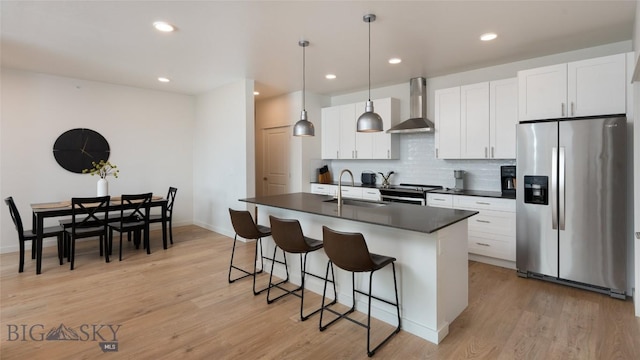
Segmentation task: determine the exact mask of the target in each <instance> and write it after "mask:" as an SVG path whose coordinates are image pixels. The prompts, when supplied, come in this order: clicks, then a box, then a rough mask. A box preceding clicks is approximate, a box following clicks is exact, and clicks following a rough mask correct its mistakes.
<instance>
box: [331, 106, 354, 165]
mask: <svg viewBox="0 0 640 360" xmlns="http://www.w3.org/2000/svg"><path fill="white" fill-rule="evenodd" d="M338 108H339V109H340V132H339V133H338V134H334V135H333V136H336V135H337V136H338V138H339V139H340V159H355V158H356V120H358V118H357V117H356V104H346V105H340V106H338Z"/></svg>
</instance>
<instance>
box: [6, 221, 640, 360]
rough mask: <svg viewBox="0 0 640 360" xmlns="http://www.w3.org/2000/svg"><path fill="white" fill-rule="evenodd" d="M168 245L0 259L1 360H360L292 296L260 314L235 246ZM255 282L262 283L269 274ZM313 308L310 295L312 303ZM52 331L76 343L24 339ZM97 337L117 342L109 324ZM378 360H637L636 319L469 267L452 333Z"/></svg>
mask: <svg viewBox="0 0 640 360" xmlns="http://www.w3.org/2000/svg"><path fill="white" fill-rule="evenodd" d="M174 241H175V244H174V245H173V246H172V247H170V248H169V249H168V250H166V251H164V250H162V247H161V241H160V233H159V232H157V231H154V232H152V254H151V255H146V253H145V252H144V251H142V250H137V251H136V250H135V249H134V248H133V246H131V244H125V245H124V251H123V257H124V259H123V261H122V262H118V260H117V256H116V259H115V261H112V262H111V263H109V264H106V263H104V261H103V260H102V259H101V258H99V256H98V253H97V244H96V242H93V241H91V242H82V243H79V245H78V247H79V248H78V250H77V255H76V256H77V257H76V269H75V270H74V271H70V270H69V267H68V263H65V265H64V266H59V265H58V263H57V255H56V251H55V249H54V248H46V249H45V251H44V259H43V273H42V275H38V276H36V275H35V261H32V260H30V259H27V260H26V265H25V272H24V273H22V274H18V256H17V254H15V253H12V254H3V255H1V256H0V261H1V264H0V272H1V273H0V276H1V277H0V320H1V323H2V331H1V339H0V357H1V358H2V359H27V358H33V359H99V358H105V359H107V358H108V359H180V358H185V357H186V358H194V359H365V358H367V356H366V352H365V336H366V332H365V330H364V329H363V328H360V327H358V326H356V325H354V324H352V323H350V322H347V321H340V322H338V323H336V324H335V325H334V326H332V327H330V328H329V329H327V330H326V331H325V332H322V333H321V332H319V331H318V316H317V315H314V316H313V317H312V318H311V319H309V320H307V321H305V322H300V321H299V320H298V317H297V316H298V307H299V299H298V298H294V297H287V298H284V299H282V300H280V301H278V302H276V303H274V304H271V305H267V304H266V301H265V296H264V295H259V296H253V294H252V293H251V290H250V288H251V280H250V279H248V278H247V279H244V280H240V281H238V282H236V283H233V284H228V283H227V279H226V277H227V269H228V265H229V263H228V262H229V257H230V254H231V244H232V239H230V238H228V237H225V236H222V235H219V234H216V233H213V232H211V231H208V230H205V229H202V228H200V227H197V226H185V227H177V228H175V229H174ZM114 247H115V248H114V253H117V250H118V249H117V245H114ZM253 249H254V246H253V244H241V245H239V247H238V249H237V251H238V255H239V258H238V259H239V260H240V261H243V262H244V263H246V264H247V265H248V264H250V263H251V260H252V257H253ZM260 281H261V283H262V284H264V282H265V281H267V276H266V275H264V274H263V275H261V276H260ZM319 299H320V297H319V296H317V295H312V296H309V302H310V303H312V302H313V301H319ZM38 324H42V326H39V325H38ZM60 324H64V325H65V326H66V327H68V328H72V329H74V330H76V332H77V334H78V335H79V337H80V340H78V341H35V340H34V339H32V338H30V336H29V329H30V328H31V327H32V326H34V325H36V326H35V327H33V332H32V335H33V338H35V339H36V340H37V339H39V337H40V336H41V335H40V334H43V333H44V334H46V333H47V332H48V331H49V330H50V329H52V328H55V327H58V326H59V325H60ZM83 324H86V325H85V326H84V327H83ZM100 324H103V325H108V324H111V325H120V328H119V329H118V331H117V333H116V339H117V341H118V352H111V353H109V352H107V353H103V352H102V351H101V350H100V348H99V344H98V343H99V342H100V341H103V340H101V339H100V337H99V336H95V338H96V341H92V340H93V336H87V335H84V334H85V333H86V334H92V332H91V331H88V330H90V329H91V326H92V325H96V326H98V327H96V330H98V329H100V328H99V325H100ZM23 325H25V326H23ZM374 325H380V323H376V324H374ZM16 326H17V327H16ZM380 326H383V327H384V326H386V324H384V325H380ZM390 328H391V327H388V326H387V327H385V328H383V330H384V331H387V330H388V329H390ZM23 330H26V331H23ZM98 334H100V335H101V336H102V337H104V338H105V340H113V339H112V338H113V335H110V334H111V332H110V331H109V329H108V327H103V328H101V329H100V330H99V331H98ZM24 335H26V338H25V336H24ZM376 335H378V334H376ZM18 338H19V339H18ZM83 340H88V341H83ZM375 358H378V359H638V358H640V319H639V318H636V317H634V316H633V304H632V302H631V300H627V301H621V300H615V299H611V298H609V297H607V296H605V295H601V294H596V293H592V292H588V291H584V290H578V289H572V288H569V287H564V286H560V285H555V284H550V283H546V282H542V281H538V280H531V279H521V278H518V277H517V276H516V274H515V272H514V271H513V270H508V269H503V268H499V267H494V266H490V265H486V264H482V263H477V262H470V263H469V307H468V308H467V309H466V310H465V311H464V312H463V313H462V314H461V316H460V317H459V318H458V319H456V321H454V322H453V323H452V324H451V326H450V334H449V336H448V337H447V338H446V339H445V340H444V341H443V342H442V343H441V344H440V345H434V344H431V343H429V342H427V341H425V340H422V339H420V338H418V337H416V336H414V335H411V334H409V333H406V332H404V331H401V332H400V334H398V335H397V336H396V337H395V338H393V339H391V341H390V342H389V343H388V344H387V345H385V346H383V347H382V348H381V349H380V350H379V352H378V353H377V354H376V355H375Z"/></svg>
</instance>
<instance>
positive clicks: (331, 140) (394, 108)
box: [321, 98, 400, 159]
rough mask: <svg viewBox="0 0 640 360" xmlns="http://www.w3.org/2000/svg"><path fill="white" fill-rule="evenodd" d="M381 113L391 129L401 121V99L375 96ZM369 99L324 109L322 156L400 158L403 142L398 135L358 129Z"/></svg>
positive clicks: (386, 127) (337, 157)
mask: <svg viewBox="0 0 640 360" xmlns="http://www.w3.org/2000/svg"><path fill="white" fill-rule="evenodd" d="M373 102H374V111H375V112H376V113H378V114H379V115H380V116H381V117H382V120H383V122H384V129H385V130H387V129H389V128H390V127H391V126H393V125H395V124H396V123H397V122H398V119H399V117H400V116H399V115H400V101H399V100H398V99H393V98H383V99H377V100H374V101H373ZM364 107H365V102H358V103H354V104H345V105H338V106H331V107H327V108H323V109H322V140H321V142H322V158H323V159H398V158H399V156H400V146H399V140H398V138H397V136H398V135H395V134H387V133H386V132H384V131H383V132H378V133H358V132H357V131H356V122H357V120H358V116H360V114H362V113H363V112H364Z"/></svg>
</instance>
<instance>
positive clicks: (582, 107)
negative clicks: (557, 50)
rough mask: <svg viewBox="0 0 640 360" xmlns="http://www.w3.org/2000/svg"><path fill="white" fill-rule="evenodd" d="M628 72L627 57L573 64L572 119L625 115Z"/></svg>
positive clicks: (570, 67)
mask: <svg viewBox="0 0 640 360" xmlns="http://www.w3.org/2000/svg"><path fill="white" fill-rule="evenodd" d="M625 68H626V61H625V54H618V55H612V56H605V57H601V58H596V59H589V60H583V61H576V62H571V63H569V64H568V65H567V78H568V84H569V86H568V89H567V97H568V100H569V114H568V116H589V115H606V114H624V113H625V112H626V111H625V106H626V101H625V100H626V99H625V88H626V82H625V79H626V75H625Z"/></svg>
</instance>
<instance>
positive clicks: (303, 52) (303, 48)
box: [302, 46, 307, 111]
mask: <svg viewBox="0 0 640 360" xmlns="http://www.w3.org/2000/svg"><path fill="white" fill-rule="evenodd" d="M305 48H306V46H303V47H302V110H303V111H307V109H306V107H305V105H304V89H305V73H306V71H305V67H306V65H305V59H306V57H305Z"/></svg>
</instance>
